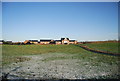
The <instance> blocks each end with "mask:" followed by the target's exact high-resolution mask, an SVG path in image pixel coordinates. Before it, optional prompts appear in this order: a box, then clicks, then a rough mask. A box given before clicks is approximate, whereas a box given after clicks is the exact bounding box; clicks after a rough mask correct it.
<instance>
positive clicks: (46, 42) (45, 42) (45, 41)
mask: <svg viewBox="0 0 120 81" xmlns="http://www.w3.org/2000/svg"><path fill="white" fill-rule="evenodd" d="M50 42H52V40H43V39H42V40H40V44H50Z"/></svg>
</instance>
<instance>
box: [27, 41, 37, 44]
mask: <svg viewBox="0 0 120 81" xmlns="http://www.w3.org/2000/svg"><path fill="white" fill-rule="evenodd" d="M29 42H30V43H31V44H38V40H29Z"/></svg>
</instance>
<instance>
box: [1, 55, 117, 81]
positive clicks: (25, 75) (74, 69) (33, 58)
mask: <svg viewBox="0 0 120 81" xmlns="http://www.w3.org/2000/svg"><path fill="white" fill-rule="evenodd" d="M74 55H75V54H74ZM72 56H73V55H72V54H69V55H68V54H64V53H49V54H41V55H29V56H24V57H28V58H30V60H29V61H25V62H19V63H13V64H11V65H8V66H3V69H2V71H3V72H2V73H3V76H4V77H5V78H7V79H91V78H96V79H97V78H98V79H99V77H101V76H103V77H104V76H108V75H111V74H113V75H114V74H116V75H118V66H116V65H112V66H111V65H108V64H105V63H100V64H99V66H93V65H91V62H88V61H85V60H81V59H71V58H69V57H72ZM63 57H66V58H63Z"/></svg>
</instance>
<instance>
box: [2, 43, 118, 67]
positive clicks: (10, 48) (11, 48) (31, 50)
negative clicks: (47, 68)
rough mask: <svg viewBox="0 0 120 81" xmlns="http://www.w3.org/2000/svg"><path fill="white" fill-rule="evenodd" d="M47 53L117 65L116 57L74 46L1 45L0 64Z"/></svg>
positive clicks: (20, 60)
mask: <svg viewBox="0 0 120 81" xmlns="http://www.w3.org/2000/svg"><path fill="white" fill-rule="evenodd" d="M88 45H89V44H88ZM91 46H92V47H93V46H95V44H91ZM116 48H117V47H116ZM47 53H65V54H68V56H69V55H70V54H72V55H74V56H73V57H72V58H77V59H83V60H85V61H91V62H93V63H95V64H97V63H99V62H104V63H108V64H118V57H116V56H108V55H101V54H97V53H92V52H89V51H86V50H84V49H82V48H80V47H78V46H75V45H3V46H2V57H3V62H2V63H3V65H7V64H10V63H14V62H23V61H26V60H29V58H25V57H22V56H27V55H41V54H46V55H47ZM94 57H95V58H94ZM62 58H66V57H60V58H59V59H62ZM93 58H94V59H93ZM52 59H57V58H52ZM66 59H67V58H66Z"/></svg>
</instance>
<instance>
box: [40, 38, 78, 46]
mask: <svg viewBox="0 0 120 81" xmlns="http://www.w3.org/2000/svg"><path fill="white" fill-rule="evenodd" d="M76 43H77V41H76V40H69V38H61V40H40V44H56V45H58V44H76Z"/></svg>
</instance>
